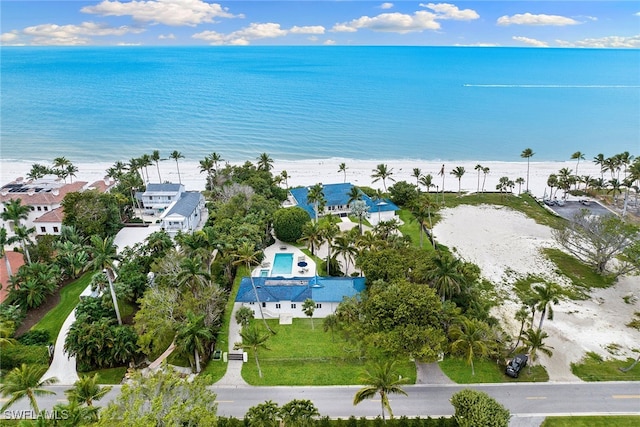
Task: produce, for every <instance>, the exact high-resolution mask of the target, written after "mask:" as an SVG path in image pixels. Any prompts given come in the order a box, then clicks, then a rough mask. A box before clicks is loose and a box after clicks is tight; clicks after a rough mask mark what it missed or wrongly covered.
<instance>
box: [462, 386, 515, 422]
mask: <svg viewBox="0 0 640 427" xmlns="http://www.w3.org/2000/svg"><path fill="white" fill-rule="evenodd" d="M451 404H452V405H453V407H454V408H455V411H456V412H455V415H454V417H455V420H456V421H457V423H458V425H459V426H460V427H507V426H508V425H509V419H510V418H511V414H509V411H508V410H507V409H506V408H505V407H504V406H502V404H500V403H499V402H498V401H496V400H495V399H494V398H493V397H491V396H489V395H488V394H487V393H485V392H482V391H476V390H470V389H465V390H461V391H459V392H457V393H456V394H454V395H453V396H452V397H451Z"/></svg>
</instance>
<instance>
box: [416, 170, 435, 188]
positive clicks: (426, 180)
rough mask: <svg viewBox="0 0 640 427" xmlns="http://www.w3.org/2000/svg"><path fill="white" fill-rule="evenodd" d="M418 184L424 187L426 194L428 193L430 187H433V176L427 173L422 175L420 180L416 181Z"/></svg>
mask: <svg viewBox="0 0 640 427" xmlns="http://www.w3.org/2000/svg"><path fill="white" fill-rule="evenodd" d="M418 184H421V185H424V186H425V187H426V188H427V192H429V190H430V189H431V187H434V185H433V175H431V174H430V173H428V174H426V175H422V176H421V177H420V179H419V180H418Z"/></svg>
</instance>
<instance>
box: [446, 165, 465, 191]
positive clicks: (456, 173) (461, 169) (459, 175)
mask: <svg viewBox="0 0 640 427" xmlns="http://www.w3.org/2000/svg"><path fill="white" fill-rule="evenodd" d="M449 173H450V174H451V175H453V176H455V177H456V178H457V179H458V194H460V192H461V191H462V190H461V186H462V176H463V175H464V173H465V170H464V167H462V166H456V167H455V168H454V169H453V170H452V171H451V172H449Z"/></svg>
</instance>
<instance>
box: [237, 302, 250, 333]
mask: <svg viewBox="0 0 640 427" xmlns="http://www.w3.org/2000/svg"><path fill="white" fill-rule="evenodd" d="M251 319H253V310H251V309H250V308H249V307H247V306H244V305H243V306H242V307H240V308H239V309H238V310H237V311H236V323H237V324H238V325H240V326H242V327H243V328H244V327H245V326H249V322H250V321H251Z"/></svg>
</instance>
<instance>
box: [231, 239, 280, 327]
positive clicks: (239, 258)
mask: <svg viewBox="0 0 640 427" xmlns="http://www.w3.org/2000/svg"><path fill="white" fill-rule="evenodd" d="M261 252H262V251H256V250H255V249H254V246H253V245H252V244H251V243H248V242H245V243H243V244H242V246H240V247H239V248H238V249H237V250H236V252H235V253H234V254H233V257H234V258H235V261H234V262H233V263H234V264H235V265H239V264H244V265H245V266H246V267H247V273H248V274H249V280H251V286H252V287H253V292H254V294H255V295H256V303H257V304H258V308H259V309H260V317H262V321H263V322H264V326H265V327H266V328H267V330H268V331H269V332H272V333H273V331H272V330H271V328H269V325H267V320H266V319H265V318H264V312H263V311H262V303H261V302H260V295H258V288H256V284H255V282H254V281H253V274H251V266H253V265H258V263H259V262H258V256H259V255H260V253H261Z"/></svg>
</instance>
